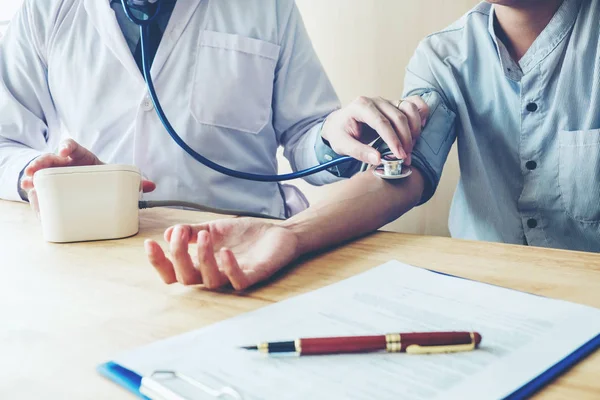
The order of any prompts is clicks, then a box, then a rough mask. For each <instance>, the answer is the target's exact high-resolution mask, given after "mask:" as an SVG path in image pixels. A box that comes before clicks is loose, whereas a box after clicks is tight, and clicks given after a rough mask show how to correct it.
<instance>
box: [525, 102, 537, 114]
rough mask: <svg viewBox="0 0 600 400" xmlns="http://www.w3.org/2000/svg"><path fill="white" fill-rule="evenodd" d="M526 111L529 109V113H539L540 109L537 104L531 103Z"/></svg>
mask: <svg viewBox="0 0 600 400" xmlns="http://www.w3.org/2000/svg"><path fill="white" fill-rule="evenodd" d="M526 109H527V111H529V112H536V111H537V109H538V105H537V104H535V103H529V104H527V107H526Z"/></svg>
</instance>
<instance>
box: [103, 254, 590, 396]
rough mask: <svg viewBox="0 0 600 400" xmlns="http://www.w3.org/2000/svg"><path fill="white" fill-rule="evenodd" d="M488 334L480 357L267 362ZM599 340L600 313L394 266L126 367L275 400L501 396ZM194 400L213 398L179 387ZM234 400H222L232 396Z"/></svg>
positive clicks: (145, 353)
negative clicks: (447, 335)
mask: <svg viewBox="0 0 600 400" xmlns="http://www.w3.org/2000/svg"><path fill="white" fill-rule="evenodd" d="M428 331H477V332H479V333H480V334H481V335H482V338H483V339H482V342H481V346H480V348H479V349H477V350H474V351H469V352H463V353H451V354H441V355H440V354H436V355H433V354H432V355H409V354H405V353H386V352H380V353H369V354H356V355H325V356H304V357H298V356H295V355H292V356H290V355H277V356H273V355H271V356H268V355H264V354H261V353H258V352H251V351H247V350H241V349H239V347H240V346H244V345H254V344H257V343H260V342H266V341H286V340H294V339H297V338H309V337H324V336H347V335H379V334H386V333H402V332H405V333H406V332H428ZM599 334H600V310H598V309H595V308H591V307H586V306H582V305H577V304H573V303H569V302H565V301H559V300H552V299H548V298H544V297H539V296H535V295H531V294H525V293H521V292H518V291H514V290H510V289H505V288H500V287H496V286H493V285H488V284H483V283H479V282H474V281H470V280H466V279H461V278H456V277H451V276H447V275H443V274H439V273H435V272H432V271H428V270H424V269H420V268H416V267H412V266H409V265H405V264H402V263H400V262H397V261H391V262H389V263H386V264H384V265H382V266H379V267H377V268H374V269H372V270H370V271H367V272H365V273H362V274H359V275H357V276H354V277H352V278H349V279H346V280H344V281H341V282H339V283H336V284H333V285H331V286H328V287H325V288H322V289H319V290H316V291H313V292H310V293H307V294H304V295H300V296H297V297H294V298H291V299H289V300H286V301H283V302H280V303H276V304H273V305H270V306H267V307H264V308H262V309H259V310H257V311H253V312H250V313H247V314H244V315H241V316H239V317H235V318H232V319H229V320H226V321H223V322H220V323H217V324H215V325H212V326H209V327H207V328H203V329H200V330H198V331H195V332H191V333H187V334H184V335H180V336H177V337H174V338H170V339H167V340H163V341H160V342H157V343H154V344H151V345H149V346H145V347H141V348H139V349H136V350H133V351H131V352H128V353H126V354H124V355H122V356H121V357H118V358H117V359H116V360H115V361H116V362H117V363H118V364H120V365H121V366H123V367H125V368H128V369H130V370H132V371H134V372H136V373H137V374H139V375H141V376H149V375H151V374H152V373H153V372H154V371H157V370H168V371H176V372H178V373H180V374H184V375H185V376H187V377H191V378H193V379H194V380H197V381H198V382H201V383H202V385H206V387H209V388H222V387H229V388H231V390H234V391H235V392H237V393H238V394H239V395H240V398H243V399H249V400H258V399H260V400H265V399H274V400H280V399H293V400H301V399H302V400H304V399H310V400H316V399H356V400H372V399H381V400H385V399H389V400H399V399H414V400H422V399H436V398H438V399H500V398H503V397H505V396H507V395H509V394H511V393H513V392H514V391H516V390H517V389H519V388H520V387H522V386H523V385H525V384H526V383H528V382H530V381H531V380H532V379H534V378H535V377H537V376H539V375H540V374H542V373H543V372H544V371H546V370H547V369H548V368H550V367H551V366H553V365H554V364H556V363H558V362H560V361H561V360H562V359H563V358H565V357H566V356H568V355H569V354H570V353H572V352H573V351H575V350H576V349H578V348H579V347H581V346H582V345H584V344H585V343H587V342H588V341H590V340H591V339H593V338H594V337H596V336H597V335H599ZM169 385H171V386H170V387H171V389H173V390H174V391H177V392H178V393H179V394H180V395H181V396H182V397H181V398H187V399H198V400H199V399H208V398H211V397H210V396H207V395H206V393H203V391H202V390H199V389H198V388H197V387H194V386H192V385H190V384H188V383H185V382H181V381H179V380H176V381H175V380H173V381H172V382H167V386H169ZM229 398H232V399H233V398H235V397H223V399H229Z"/></svg>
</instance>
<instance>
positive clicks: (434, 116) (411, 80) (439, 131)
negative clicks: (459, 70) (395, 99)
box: [402, 40, 456, 204]
mask: <svg viewBox="0 0 600 400" xmlns="http://www.w3.org/2000/svg"><path fill="white" fill-rule="evenodd" d="M436 57H437V56H436V54H435V52H434V51H432V49H431V47H430V44H429V43H428V42H427V40H425V41H423V42H422V43H421V44H420V45H419V47H418V48H417V50H416V52H415V54H414V55H413V57H412V59H411V61H410V63H409V65H408V67H407V69H406V76H405V82H404V93H403V96H402V97H403V98H405V97H409V96H415V95H417V96H421V98H422V99H423V100H424V101H425V102H426V103H427V105H428V106H429V118H428V119H427V124H426V125H425V128H424V129H423V131H422V132H421V136H420V137H419V139H418V140H417V142H416V144H415V146H414V148H413V152H412V165H413V166H414V167H415V168H418V169H419V170H420V171H421V173H422V174H423V177H424V179H425V191H424V192H423V196H422V198H421V202H420V204H423V203H425V202H427V201H428V200H429V199H430V198H431V197H432V196H433V195H434V193H435V191H436V189H437V186H438V184H439V182H440V178H441V176H442V171H443V169H444V164H445V163H446V160H447V158H448V154H449V153H450V149H451V148H452V144H453V143H454V140H455V139H456V127H455V121H456V114H455V113H454V111H452V110H451V109H450V108H449V106H448V104H449V101H448V99H447V97H446V96H445V94H444V88H443V86H442V84H440V82H438V81H437V79H436V78H435V74H434V73H433V71H432V67H431V65H432V63H434V61H435V59H436Z"/></svg>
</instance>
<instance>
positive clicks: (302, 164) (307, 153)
mask: <svg viewBox="0 0 600 400" xmlns="http://www.w3.org/2000/svg"><path fill="white" fill-rule="evenodd" d="M161 1H163V6H164V7H163V8H164V10H166V12H165V13H164V15H162V16H161V18H159V20H158V23H157V26H155V27H154V31H155V33H156V32H158V33H157V35H158V36H159V39H160V40H159V41H158V42H159V43H160V45H158V42H157V46H156V47H155V48H154V50H153V52H152V54H151V56H152V57H153V63H152V68H151V75H152V77H153V79H154V83H155V86H156V90H157V92H158V96H159V98H160V99H161V102H162V104H163V107H164V109H165V112H166V115H167V116H168V117H169V118H170V120H171V123H172V125H173V126H174V127H175V129H176V130H177V132H178V133H179V135H180V136H181V137H182V138H183V140H184V141H185V142H186V143H188V144H189V145H190V146H191V147H192V148H193V149H194V150H196V151H197V152H199V153H200V154H202V155H204V156H205V157H207V158H208V159H210V160H212V161H215V162H217V163H220V164H222V165H224V166H226V167H229V168H232V169H237V170H240V171H246V172H252V173H256V174H275V173H277V169H278V168H277V167H278V166H277V159H276V151H277V149H278V147H279V146H280V145H281V146H283V147H284V148H285V156H286V157H287V159H288V160H289V161H290V162H291V165H292V167H293V168H294V170H299V169H304V168H307V167H311V166H313V165H317V164H319V162H323V161H322V159H321V158H319V157H318V156H319V152H320V151H321V152H323V150H322V148H324V147H327V146H330V147H331V148H332V149H333V150H335V151H336V152H337V153H338V154H348V155H351V156H353V157H355V158H357V159H361V160H362V161H367V162H371V163H376V162H378V160H379V153H377V152H376V151H375V150H374V149H371V148H370V147H368V146H366V145H365V144H364V143H367V142H369V141H370V140H372V139H373V138H374V134H375V131H376V132H377V133H378V134H379V135H381V136H382V137H383V138H384V139H385V141H386V142H387V143H388V144H390V147H391V148H392V150H393V151H394V153H395V154H396V156H398V157H403V156H406V155H407V154H410V151H411V150H412V141H413V140H414V139H415V138H416V136H417V135H418V134H419V133H420V129H421V125H422V122H423V121H422V119H421V117H420V114H419V109H418V107H416V106H415V105H414V104H413V103H412V102H402V103H399V104H394V103H392V102H388V101H386V100H384V99H381V98H377V99H369V98H359V99H357V101H355V102H353V103H352V104H350V105H349V106H348V107H346V108H344V109H340V105H339V102H338V99H337V97H336V94H335V92H334V90H333V88H332V86H331V84H330V82H329V80H328V78H327V76H326V74H325V72H324V70H323V68H322V66H321V64H320V62H319V60H318V58H317V56H316V54H315V52H314V50H313V48H312V46H311V43H310V40H309V37H308V35H307V33H306V31H305V28H304V26H303V23H302V20H301V17H300V15H299V12H298V10H297V8H296V6H295V3H294V2H293V1H292V0H178V1H175V0H161ZM138 11H140V12H144V11H146V12H147V10H138ZM160 35H162V36H160ZM368 126H370V127H372V129H371V128H368ZM65 138H69V139H68V140H66V141H64V139H65ZM324 139H325V140H324ZM327 148H329V147H327ZM319 149H321V150H319ZM330 150H331V149H330ZM100 162H105V163H119V164H132V165H136V166H138V167H139V168H140V169H141V171H142V173H143V175H144V176H145V177H146V178H148V179H149V180H150V181H151V182H148V181H147V182H145V183H144V190H145V191H147V192H151V193H149V194H147V195H146V196H147V197H146V199H148V200H153V199H162V200H167V199H168V200H184V201H193V202H196V203H201V204H204V205H207V206H211V207H218V208H225V209H233V210H243V211H249V212H255V213H262V214H268V215H271V216H274V217H280V218H285V217H289V216H290V215H292V214H295V213H296V212H298V211H300V210H301V209H303V208H304V207H306V204H305V202H304V201H301V200H302V196H301V193H299V192H298V191H297V189H295V188H291V187H289V186H284V185H281V184H278V183H256V182H251V181H246V180H241V179H236V178H231V177H228V176H225V175H222V174H220V173H217V172H214V171H212V170H210V169H208V168H207V167H205V166H204V165H202V164H200V163H198V162H197V161H195V160H194V159H192V158H191V157H190V156H188V155H187V154H186V153H185V152H184V151H183V150H182V149H181V148H179V147H178V146H177V144H176V143H175V142H174V141H173V140H172V139H171V137H170V136H169V135H168V134H167V132H166V131H165V130H164V128H163V126H162V125H161V123H160V121H159V119H158V117H157V115H156V113H155V110H154V107H153V104H152V102H151V101H150V99H149V96H148V94H147V89H146V86H145V83H144V80H143V77H142V74H141V71H140V59H139V33H138V30H137V27H136V26H135V25H134V24H133V23H132V22H130V21H129V20H127V18H126V16H125V14H124V12H123V10H122V8H121V6H120V4H119V2H118V1H112V2H111V0H44V1H39V0H25V2H24V4H23V6H22V8H21V9H20V11H19V12H18V13H17V15H16V17H15V18H14V19H13V21H12V23H11V25H10V27H9V29H8V31H7V33H6V36H5V37H4V38H3V39H2V41H1V42H0V198H3V199H8V200H17V201H19V200H27V198H28V196H32V195H33V194H34V191H33V190H34V187H33V180H32V176H33V173H34V172H35V171H37V170H39V169H42V168H47V167H60V166H66V165H87V164H97V163H100ZM338 179H339V178H338V177H337V176H336V174H335V173H330V172H327V171H324V172H321V173H319V174H317V175H314V176H311V177H309V178H307V180H308V181H309V182H310V183H312V184H316V185H320V184H325V183H329V182H333V181H335V180H338Z"/></svg>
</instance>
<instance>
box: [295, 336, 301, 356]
mask: <svg viewBox="0 0 600 400" xmlns="http://www.w3.org/2000/svg"><path fill="white" fill-rule="evenodd" d="M294 347H296V353H298V354H302V341H301V340H300V339H296V340H294Z"/></svg>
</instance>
